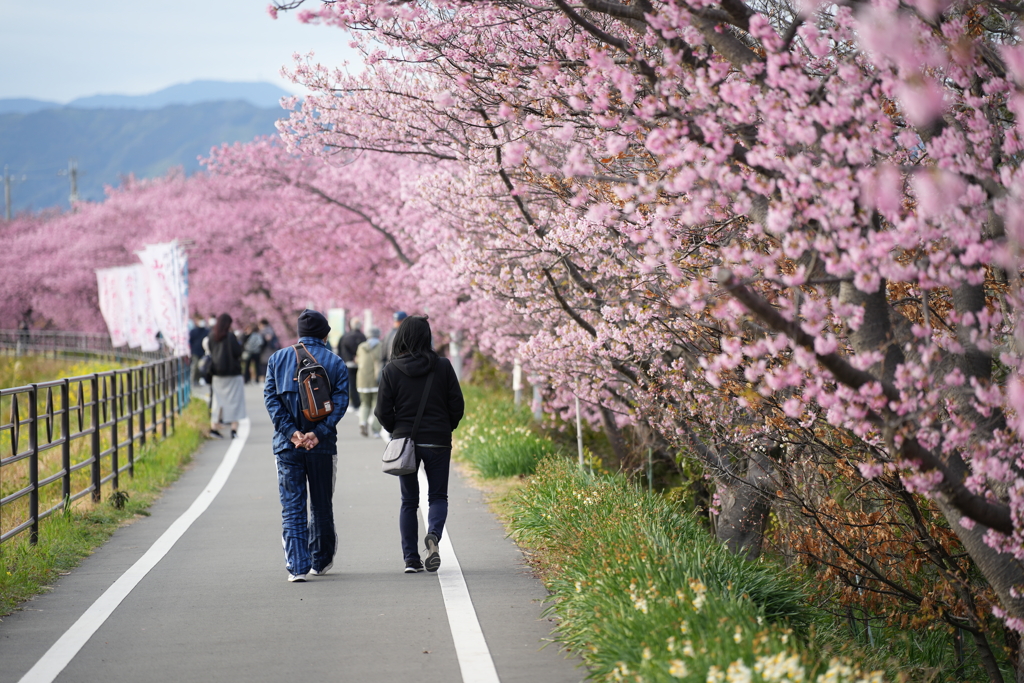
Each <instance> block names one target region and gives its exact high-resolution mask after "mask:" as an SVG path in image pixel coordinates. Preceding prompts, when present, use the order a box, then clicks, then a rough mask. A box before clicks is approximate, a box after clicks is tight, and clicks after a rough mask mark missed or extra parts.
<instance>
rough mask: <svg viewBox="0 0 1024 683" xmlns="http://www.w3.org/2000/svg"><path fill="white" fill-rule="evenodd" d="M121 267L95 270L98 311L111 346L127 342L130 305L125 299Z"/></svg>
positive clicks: (122, 344)
mask: <svg viewBox="0 0 1024 683" xmlns="http://www.w3.org/2000/svg"><path fill="white" fill-rule="evenodd" d="M122 270H124V269H123V268H104V269H102V270H97V271H96V286H97V290H98V292H99V300H100V313H101V314H103V320H104V321H105V322H106V323H107V330H109V332H110V343H111V345H112V346H115V347H116V346H124V345H125V344H127V343H128V325H129V314H130V306H129V304H128V301H127V300H126V293H127V292H126V287H125V284H124V278H123V277H122V272H121V271H122Z"/></svg>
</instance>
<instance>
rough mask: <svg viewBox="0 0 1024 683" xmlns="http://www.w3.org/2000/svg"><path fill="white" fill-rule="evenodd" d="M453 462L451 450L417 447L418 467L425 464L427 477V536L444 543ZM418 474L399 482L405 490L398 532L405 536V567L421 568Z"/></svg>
mask: <svg viewBox="0 0 1024 683" xmlns="http://www.w3.org/2000/svg"><path fill="white" fill-rule="evenodd" d="M451 461H452V449H451V448H425V447H423V446H416V465H417V468H418V466H419V464H420V463H421V462H422V463H423V471H424V472H425V473H426V475H427V504H428V506H429V509H428V510H427V519H426V522H427V533H428V534H434V535H435V536H437V539H438V540H441V532H442V531H444V522H445V520H446V519H448V469H449V466H450V465H451ZM418 474H419V470H418V469H417V471H416V472H414V473H413V474H403V475H402V476H400V477H399V478H398V481H399V485H400V487H401V489H402V509H401V510H400V511H399V513H398V528H399V530H400V531H401V532H402V554H403V555H404V556H405V563H406V564H410V563H411V564H420V562H421V560H420V552H419V549H418V547H417V546H418V540H419V539H417V538H416V531H417V527H418V525H417V519H416V509H417V508H418V507H419V504H420V481H419V479H417V476H418Z"/></svg>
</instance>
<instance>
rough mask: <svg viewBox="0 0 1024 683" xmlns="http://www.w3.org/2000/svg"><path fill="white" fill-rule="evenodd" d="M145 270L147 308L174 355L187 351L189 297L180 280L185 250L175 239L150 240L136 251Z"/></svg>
mask: <svg viewBox="0 0 1024 683" xmlns="http://www.w3.org/2000/svg"><path fill="white" fill-rule="evenodd" d="M136 253H137V254H138V255H139V260H141V261H142V266H143V268H144V269H145V273H146V291H147V294H148V296H149V305H150V310H151V311H152V312H153V318H154V320H155V322H156V327H157V329H158V330H159V331H160V334H161V336H162V337H163V342H164V344H166V345H167V347H168V348H169V349H170V351H171V352H172V353H173V354H174V355H182V354H186V353H188V301H187V300H186V298H185V296H186V294H185V292H186V287H187V285H186V283H184V282H183V281H182V267H183V265H184V261H185V258H184V253H183V250H182V249H181V247H180V246H179V245H178V242H177V241H173V242H167V243H165V244H149V245H146V248H145V249H143V250H142V251H139V252H136Z"/></svg>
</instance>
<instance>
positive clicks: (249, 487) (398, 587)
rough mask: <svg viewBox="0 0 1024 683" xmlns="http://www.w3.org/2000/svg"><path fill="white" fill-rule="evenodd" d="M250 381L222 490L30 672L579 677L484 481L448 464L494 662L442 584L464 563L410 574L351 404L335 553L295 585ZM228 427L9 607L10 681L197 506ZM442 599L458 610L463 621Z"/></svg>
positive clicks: (68, 675)
mask: <svg viewBox="0 0 1024 683" xmlns="http://www.w3.org/2000/svg"><path fill="white" fill-rule="evenodd" d="M246 391H247V393H246V400H247V402H248V408H249V416H250V421H251V424H250V430H249V435H248V438H247V440H246V443H245V445H244V447H243V448H242V449H241V452H240V453H239V457H238V461H237V464H236V465H235V467H234V469H233V470H232V471H231V474H230V476H229V477H228V479H227V481H226V483H225V484H224V486H223V489H222V490H220V492H219V493H218V494H217V495H216V497H215V498H213V500H212V502H211V503H210V505H209V507H208V509H206V510H205V512H203V513H202V514H201V515H200V516H199V517H198V518H197V519H196V520H195V522H194V523H193V524H192V525H191V526H190V527H188V529H187V531H185V532H184V534H183V535H181V537H180V539H179V540H178V541H177V542H176V543H175V544H174V545H173V546H172V547H171V548H170V550H169V551H168V552H167V553H166V555H165V556H163V557H162V558H161V559H160V560H159V561H158V562H157V563H156V564H155V566H153V567H152V569H151V570H150V571H149V572H148V573H147V574H146V575H145V576H144V577H143V578H142V579H141V580H140V581H139V582H138V584H137V585H136V586H135V587H134V589H132V590H131V592H130V593H128V594H127V596H126V597H125V598H124V599H123V601H122V602H120V604H119V605H118V606H117V607H116V608H115V609H114V610H113V611H112V612H111V613H110V616H109V618H107V619H106V620H105V621H103V622H102V623H101V624H100V625H99V626H98V628H96V630H95V632H94V633H93V635H92V636H91V637H90V638H89V639H88V640H87V641H86V642H85V643H84V645H83V646H82V647H81V649H80V650H78V651H77V653H72V654H73V656H71V658H70V661H68V663H67V666H66V667H64V668H63V670H62V671H60V673H59V674H57V675H56V678H53V676H52V675H49V676H42V677H41V678H39V679H36V680H56V681H61V682H88V681H97V682H102V683H120V682H122V681H124V682H125V683H127V682H132V683H138V682H140V681H175V682H178V681H246V682H253V683H259V682H262V681H268V682H269V681H274V682H281V681H286V682H288V683H293V682H294V683H303V682H311V683H312V682H317V683H319V682H322V681H361V682H377V681H381V682H390V681H400V682H403V683H404V682H406V681H410V682H411V681H415V682H416V683H432V682H435V681H436V682H439V683H453V682H458V681H463V680H465V681H470V680H480V681H488V680H489V681H494V680H496V679H495V678H494V676H493V675H492V674H493V673H496V675H497V680H500V681H501V682H502V683H514V682H516V681H523V682H527V681H528V682H529V683H549V682H550V683H562V682H569V681H573V682H575V681H581V680H582V679H583V678H584V677H585V674H586V672H585V670H584V669H582V668H579V667H578V666H577V662H576V661H575V660H569V659H566V658H565V657H564V655H563V654H562V653H560V652H559V651H558V647H557V644H554V643H552V644H550V645H548V646H547V647H544V645H545V644H546V643H547V641H548V639H549V638H550V630H551V627H552V624H551V623H550V622H549V621H547V620H546V619H543V618H541V616H540V613H541V610H542V605H541V602H540V601H541V600H542V599H543V598H544V596H545V591H544V588H543V586H542V585H541V584H540V582H539V581H538V580H537V579H535V578H533V577H532V576H531V575H530V573H529V571H528V570H527V569H526V567H525V565H524V563H523V559H522V555H521V553H520V552H519V550H518V549H517V548H516V547H515V545H514V544H512V543H511V542H510V541H509V540H507V539H506V538H505V537H504V530H503V528H502V527H501V525H500V524H499V523H498V522H497V520H495V519H494V517H493V516H492V515H491V514H490V513H489V512H488V511H487V509H486V506H485V505H484V504H483V502H482V498H481V494H480V493H479V492H478V491H476V490H475V489H472V488H469V487H468V486H467V485H466V483H465V482H464V481H463V480H462V479H461V477H459V476H457V474H455V473H454V472H453V476H452V480H451V490H450V491H449V501H450V511H449V519H448V526H447V528H446V531H447V532H449V533H448V538H449V539H450V540H451V543H452V544H453V546H454V551H455V554H456V556H457V559H458V564H459V565H460V566H461V571H462V576H463V577H464V580H465V586H466V587H468V592H469V596H470V597H471V599H472V607H473V608H474V611H475V617H476V623H478V624H479V630H480V631H482V634H483V637H484V639H485V641H486V650H487V651H489V655H490V659H489V661H490V662H493V668H491V669H488V667H489V666H490V665H489V661H488V660H487V652H486V651H484V652H482V653H481V652H476V653H473V652H472V644H470V646H469V647H467V645H466V642H465V635H464V632H466V630H467V624H469V622H472V621H473V616H474V615H473V613H472V612H471V613H469V615H468V616H467V615H466V614H465V613H464V612H463V613H461V614H460V613H459V612H458V609H459V604H458V600H457V599H456V600H454V602H453V600H452V599H451V594H452V592H451V589H450V588H449V587H448V584H450V583H452V582H453V581H454V582H455V583H457V582H458V579H459V576H458V574H457V573H455V572H453V571H452V567H453V565H454V563H452V562H448V563H444V564H442V572H444V570H445V569H448V570H449V573H448V574H443V573H438V574H429V573H422V574H404V573H403V572H402V569H403V563H402V554H401V549H400V546H399V537H398V480H397V478H394V477H389V476H387V475H384V474H381V473H380V470H379V452H380V450H381V449H382V443H381V442H380V441H379V440H371V439H364V438H362V437H360V436H359V435H358V426H357V424H356V420H355V418H354V416H353V415H352V414H351V413H350V414H349V415H348V416H346V417H345V418H344V419H343V420H342V421H341V423H340V424H339V427H340V428H339V440H338V447H339V458H338V485H337V490H336V493H335V497H334V505H335V518H336V522H337V525H338V534H339V538H340V550H339V553H338V557H337V559H336V560H335V564H334V569H333V571H332V572H331V573H330V574H328V575H327V576H324V577H311V579H310V580H309V581H308V582H306V583H288V582H287V580H286V577H287V572H286V571H285V569H284V559H283V552H282V550H281V538H280V534H281V527H280V505H279V502H278V497H277V480H276V474H275V469H274V458H273V454H272V453H271V450H270V441H271V435H272V426H271V424H270V421H269V419H268V418H267V413H266V410H265V409H264V408H263V404H262V393H261V390H260V389H259V388H258V387H247V389H246ZM230 443H231V442H230V441H211V442H208V443H207V444H206V445H205V446H203V447H202V448H201V449H200V450H199V452H198V453H197V455H196V458H195V461H194V463H193V465H192V466H191V467H190V468H189V470H188V471H187V472H186V473H185V474H184V475H183V476H182V478H181V479H180V480H179V481H178V482H177V483H176V484H175V485H174V486H173V487H171V488H170V489H169V490H168V491H167V493H166V494H165V495H164V496H163V497H162V498H161V499H160V500H159V501H158V502H157V503H155V504H154V505H153V507H152V508H151V512H152V515H151V516H150V517H146V518H143V519H140V520H138V521H137V522H135V523H134V524H132V525H131V526H129V527H126V528H124V529H121V530H119V531H118V532H117V533H116V534H115V535H114V536H113V538H112V539H111V540H110V541H109V542H108V543H107V544H106V545H105V546H103V547H102V548H101V549H99V550H98V551H97V552H96V553H95V554H94V555H93V556H91V557H89V558H87V559H86V560H85V561H84V562H83V563H82V565H81V566H80V567H79V568H78V569H76V570H75V571H74V572H72V573H71V574H70V575H69V576H66V577H64V578H62V579H61V581H60V582H59V583H58V584H57V585H56V587H55V590H53V591H52V592H51V593H48V594H46V595H43V596H41V597H39V598H37V599H35V600H33V601H31V602H29V603H28V604H27V605H26V606H25V609H24V610H23V611H21V612H18V613H15V614H13V615H11V616H9V617H7V618H5V619H4V620H3V622H2V623H0V683H15V682H17V681H21V680H22V678H23V677H24V676H25V674H26V672H28V671H29V670H30V669H32V668H33V667H35V666H36V665H37V663H39V662H40V661H41V660H42V663H43V664H45V663H46V662H48V661H49V662H53V661H56V658H57V655H54V654H53V651H51V646H54V644H55V643H57V642H58V640H59V639H61V637H62V636H63V635H64V634H65V633H67V632H68V630H69V629H71V628H72V626H73V625H74V624H75V623H76V622H78V621H79V618H80V617H82V615H83V614H84V613H86V610H87V609H89V608H90V606H91V605H93V604H94V603H95V602H96V601H97V599H98V598H100V596H101V595H104V593H105V592H106V591H107V590H108V589H109V588H110V587H111V585H112V584H114V582H115V581H117V580H118V579H119V577H122V575H124V574H125V572H126V571H127V570H128V569H129V568H130V567H132V566H133V565H134V564H135V563H136V562H137V561H138V560H139V559H140V558H142V557H143V555H144V554H145V553H146V552H147V550H149V549H150V547H151V546H153V545H154V543H155V542H156V541H157V540H158V539H159V538H160V537H161V536H162V535H163V534H164V533H165V532H166V531H167V530H168V528H169V527H171V525H172V523H174V522H175V520H178V519H179V517H181V516H182V515H183V514H184V513H186V511H187V510H188V509H189V508H190V506H191V505H192V504H193V501H195V500H196V499H197V497H198V496H200V494H202V493H203V491H204V490H206V489H207V488H208V485H209V484H210V482H211V478H212V477H213V475H214V472H215V471H216V470H217V468H218V466H220V465H221V463H222V461H224V459H225V455H226V454H228V452H229V447H230ZM204 495H207V496H208V495H210V494H209V493H207V494H204ZM421 526H422V523H421ZM421 535H422V533H421ZM443 549H444V548H442V550H443ZM445 559H446V558H445V556H444V555H443V554H442V561H443V562H444V560H445ZM442 581H444V582H446V588H445V593H444V595H443V594H442V589H441V585H440V584H441V582H442ZM456 588H457V586H456ZM107 595H110V593H107ZM446 598H447V599H448V600H447V601H448V602H449V603H451V605H449V607H450V608H451V609H453V610H455V614H456V616H455V617H454V618H453V620H452V621H451V622H450V621H449V617H448V610H446ZM452 605H454V606H452ZM94 609H95V608H94ZM467 620H468V621H467ZM453 630H454V631H455V632H456V636H455V637H454V638H453ZM468 630H469V631H472V624H469V629H468ZM456 639H458V640H459V643H461V645H460V650H459V652H460V653H461V654H462V662H461V666H460V657H459V656H458V654H457V649H456V645H457V643H456ZM62 642H63V641H62ZM59 647H60V646H58V648H59ZM467 651H468V652H469V655H468V658H467V654H466V653H467ZM39 670H40V669H39V667H37V669H36V671H37V672H38V671H39ZM488 671H490V672H491V673H488Z"/></svg>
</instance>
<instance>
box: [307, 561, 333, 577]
mask: <svg viewBox="0 0 1024 683" xmlns="http://www.w3.org/2000/svg"><path fill="white" fill-rule="evenodd" d="M333 566H334V563H333V562H331V563H330V564H329V565H327V566H326V567H324V568H323V569H321V570H320V571H317V570H315V569H310V570H309V573H310V574H312V575H313V576H323V575H324V574H326V573H327V572H329V571H331V567H333Z"/></svg>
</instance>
